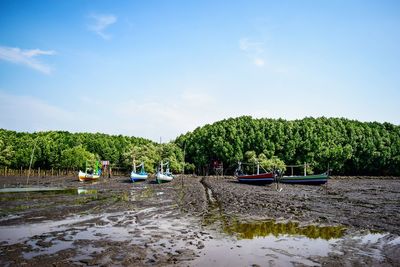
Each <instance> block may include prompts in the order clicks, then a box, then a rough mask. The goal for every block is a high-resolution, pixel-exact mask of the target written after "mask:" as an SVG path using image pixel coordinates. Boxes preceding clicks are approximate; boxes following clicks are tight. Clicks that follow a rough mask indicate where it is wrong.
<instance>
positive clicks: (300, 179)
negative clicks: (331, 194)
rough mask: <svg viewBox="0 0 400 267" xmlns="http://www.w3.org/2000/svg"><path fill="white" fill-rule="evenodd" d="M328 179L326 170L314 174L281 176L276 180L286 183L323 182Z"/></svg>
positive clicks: (315, 183) (318, 183) (317, 183)
mask: <svg viewBox="0 0 400 267" xmlns="http://www.w3.org/2000/svg"><path fill="white" fill-rule="evenodd" d="M328 179H329V174H328V172H326V173H322V174H316V175H306V176H303V175H297V176H296V175H295V176H282V177H280V178H279V179H278V180H279V182H280V183H286V184H313V185H320V184H325V183H326V182H327V181H328Z"/></svg>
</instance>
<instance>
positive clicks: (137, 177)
mask: <svg viewBox="0 0 400 267" xmlns="http://www.w3.org/2000/svg"><path fill="white" fill-rule="evenodd" d="M138 167H141V170H140V172H139V173H137V172H136V165H135V164H133V170H132V172H131V181H132V182H138V181H144V180H146V179H147V178H148V175H147V172H145V170H144V163H143V162H142V163H141V164H140V165H139V166H138Z"/></svg>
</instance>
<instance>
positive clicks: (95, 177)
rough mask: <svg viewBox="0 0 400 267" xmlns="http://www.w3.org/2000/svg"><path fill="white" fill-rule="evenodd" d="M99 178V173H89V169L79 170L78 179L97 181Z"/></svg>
mask: <svg viewBox="0 0 400 267" xmlns="http://www.w3.org/2000/svg"><path fill="white" fill-rule="evenodd" d="M99 178H100V174H95V173H90V171H88V170H87V171H86V172H83V171H79V181H81V182H84V181H97V180H98V179H99Z"/></svg>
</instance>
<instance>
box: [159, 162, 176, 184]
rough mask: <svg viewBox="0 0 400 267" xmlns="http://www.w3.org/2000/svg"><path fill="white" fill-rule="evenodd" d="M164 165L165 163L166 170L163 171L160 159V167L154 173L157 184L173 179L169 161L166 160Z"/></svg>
mask: <svg viewBox="0 0 400 267" xmlns="http://www.w3.org/2000/svg"><path fill="white" fill-rule="evenodd" d="M165 165H166V170H165V172H164V170H163V169H164V164H163V162H162V161H161V164H160V169H159V170H158V172H157V175H156V180H157V182H158V183H159V184H161V183H165V182H171V181H172V180H173V179H174V176H173V175H172V173H171V172H170V171H169V162H167V163H166V164H165Z"/></svg>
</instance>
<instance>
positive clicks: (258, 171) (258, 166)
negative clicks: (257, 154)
mask: <svg viewBox="0 0 400 267" xmlns="http://www.w3.org/2000/svg"><path fill="white" fill-rule="evenodd" d="M257 174H260V163H259V162H258V160H257Z"/></svg>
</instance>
